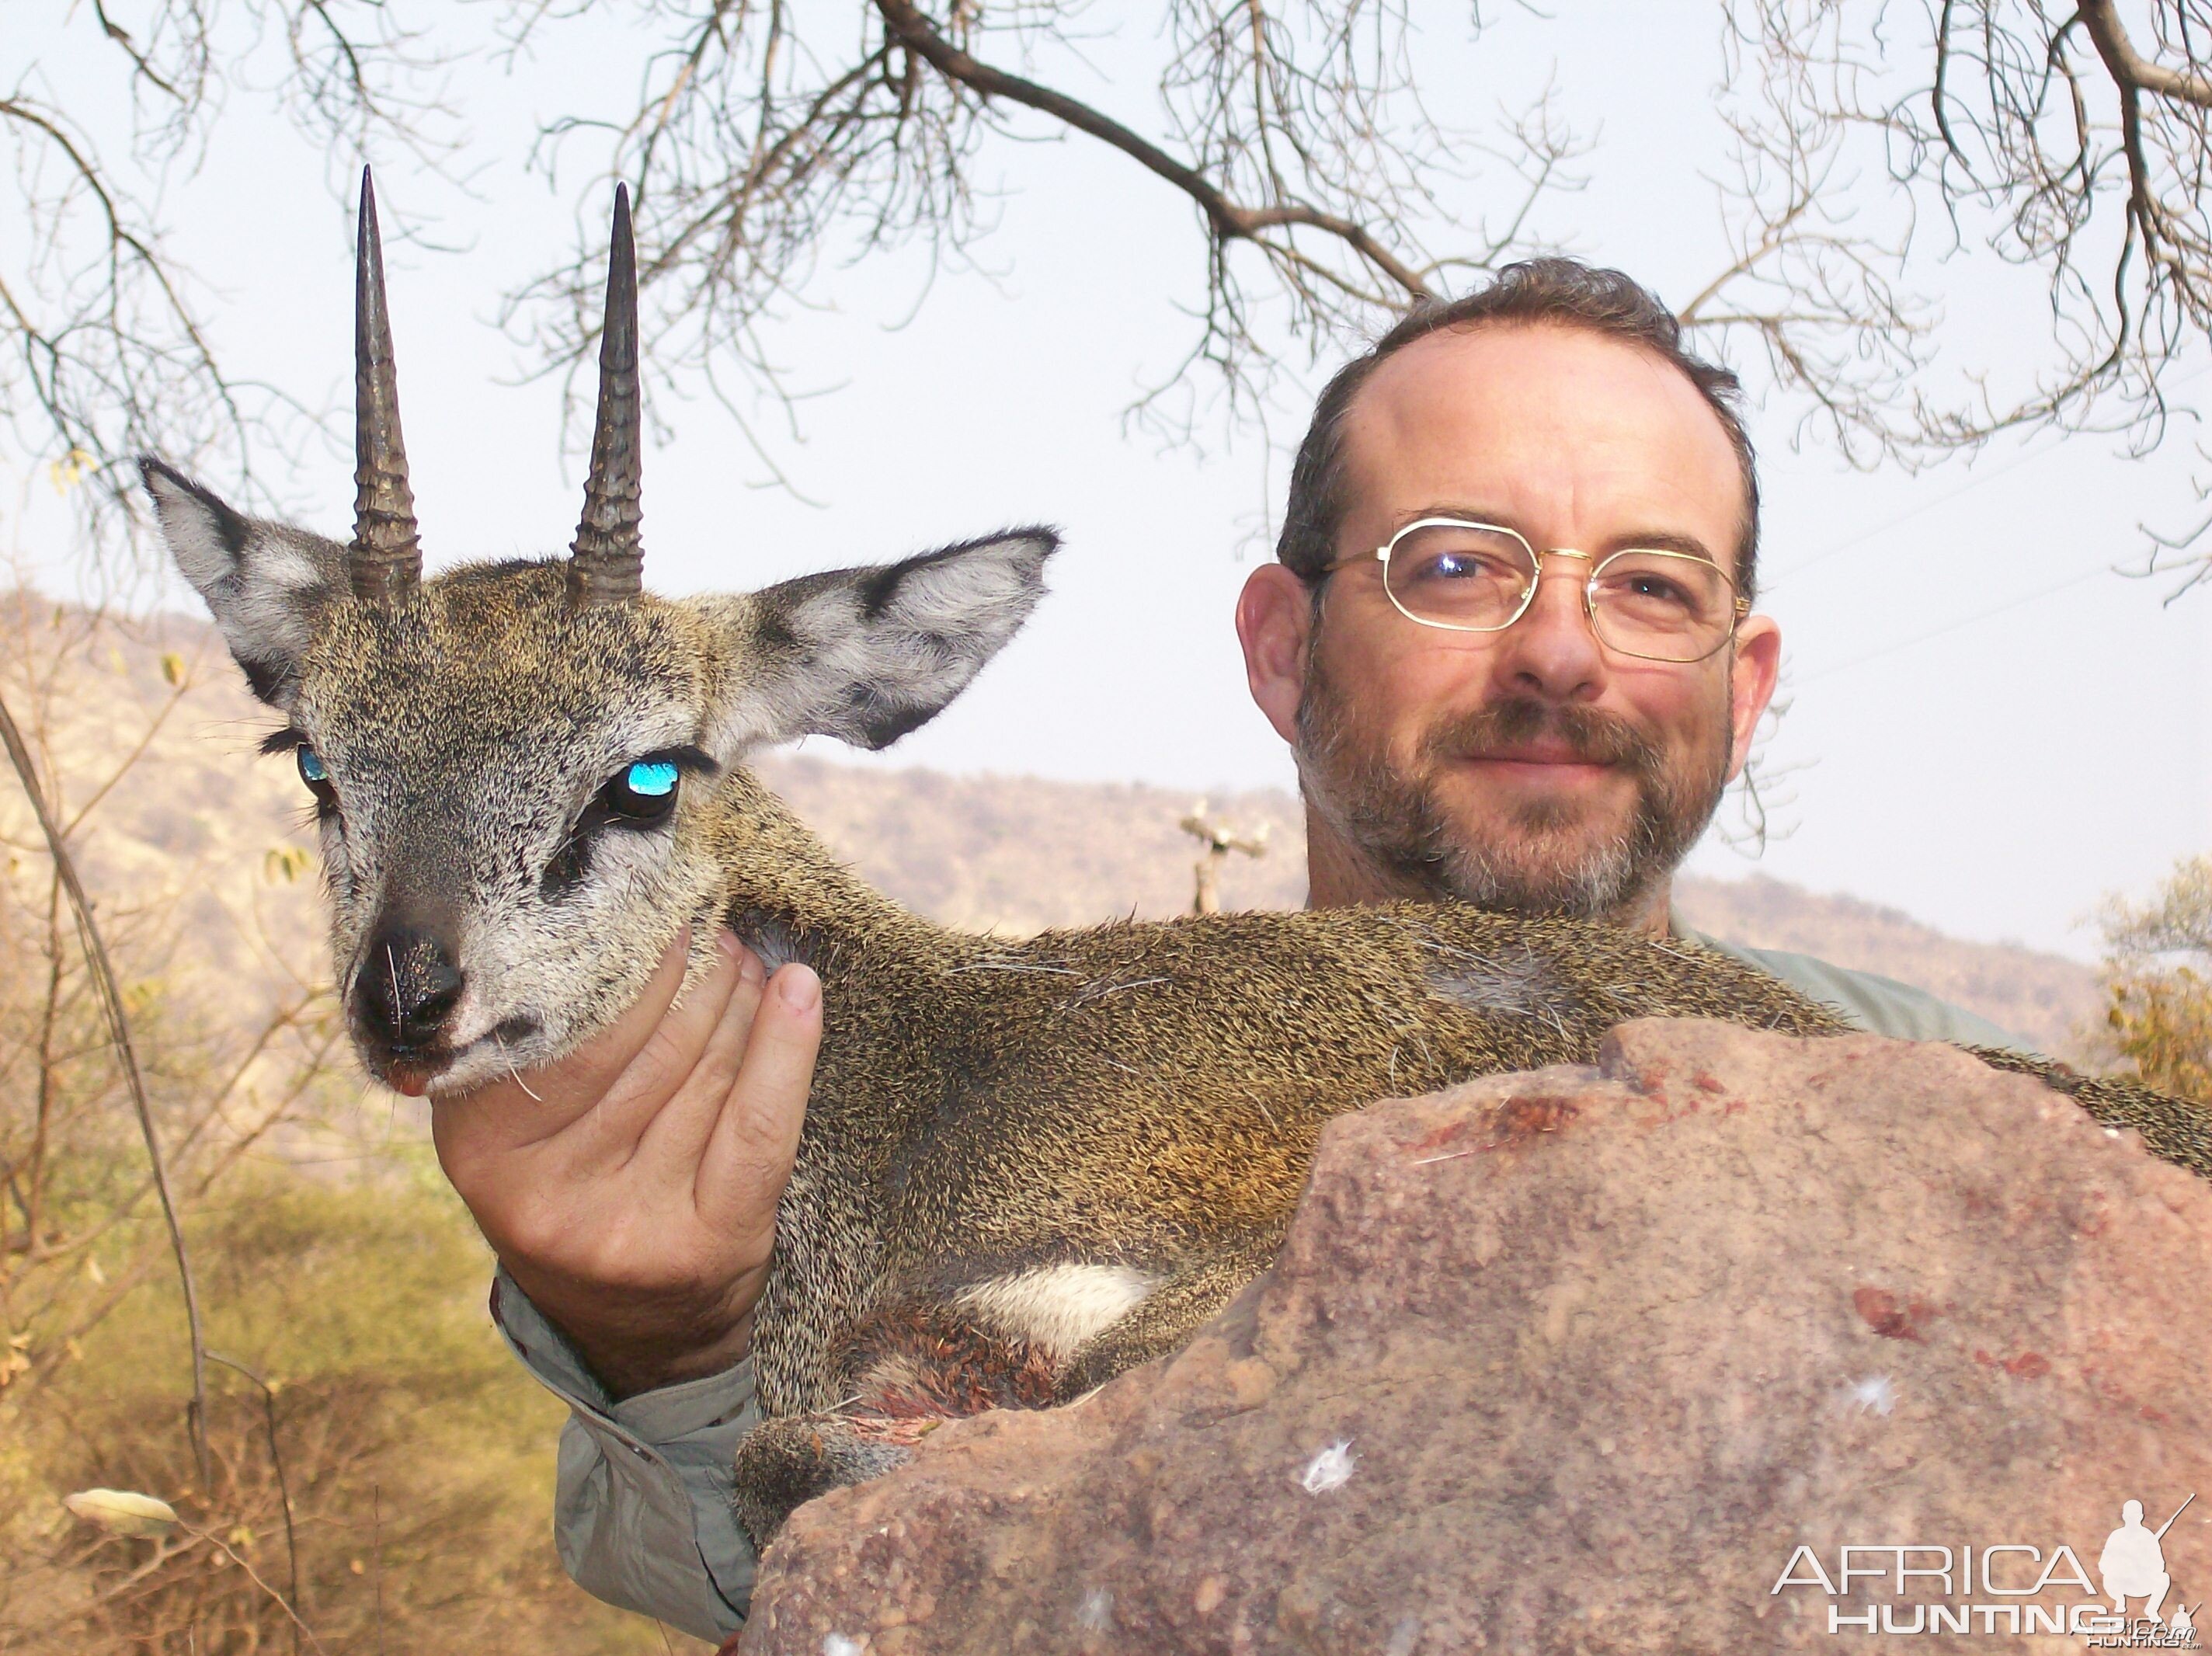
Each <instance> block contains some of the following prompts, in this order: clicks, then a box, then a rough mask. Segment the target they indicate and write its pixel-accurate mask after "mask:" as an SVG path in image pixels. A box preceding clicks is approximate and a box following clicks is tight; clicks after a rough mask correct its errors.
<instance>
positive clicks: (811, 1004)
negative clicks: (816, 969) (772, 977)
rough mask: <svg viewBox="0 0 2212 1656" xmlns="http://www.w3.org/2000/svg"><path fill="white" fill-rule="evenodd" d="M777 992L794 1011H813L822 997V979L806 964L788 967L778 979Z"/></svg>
mask: <svg viewBox="0 0 2212 1656" xmlns="http://www.w3.org/2000/svg"><path fill="white" fill-rule="evenodd" d="M775 992H776V994H777V995H780V996H781V997H782V1001H783V1003H784V1005H786V1006H787V1007H789V1008H791V1009H792V1010H793V1012H811V1011H812V1010H813V1009H814V1008H815V1006H816V1004H817V1002H820V1000H821V999H822V980H821V979H820V978H819V977H816V976H815V975H814V974H813V973H812V972H811V971H808V970H807V969H806V968H805V966H792V967H788V968H787V969H786V970H785V971H783V973H782V974H781V976H780V977H778V978H777V979H776V989H775Z"/></svg>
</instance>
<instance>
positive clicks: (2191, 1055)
mask: <svg viewBox="0 0 2212 1656" xmlns="http://www.w3.org/2000/svg"><path fill="white" fill-rule="evenodd" d="M2104 932H2105V947H2106V963H2105V971H2104V985H2105V995H2106V1010H2105V1021H2106V1026H2107V1031H2108V1033H2109V1036H2110V1038H2111V1039H2112V1044H2113V1045H2114V1046H2115V1047H2116V1048H2117V1049H2118V1052H2119V1056H2121V1057H2122V1058H2124V1060H2125V1061H2126V1062H2128V1063H2129V1064H2130V1066H2132V1067H2133V1068H2134V1069H2135V1071H2136V1074H2137V1075H2141V1076H2142V1078H2143V1079H2144V1080H2145V1081H2148V1082H2149V1083H2150V1084H2151V1085H2152V1086H2154V1087H2163V1088H2165V1089H2166V1091H2167V1092H2170V1093H2181V1094H2182V1095H2183V1096H2185V1097H2186V1098H2193V1099H2207V1100H2212V857H2204V856H2200V857H2191V858H2190V859H2188V860H2186V861H2183V862H2181V863H2180V864H2179V865H2178V866H2177V867H2176V868H2174V871H2173V873H2172V874H2170V875H2168V876H2167V878H2166V883H2165V884H2164V885H2163V886H2160V887H2159V889H2158V891H2157V892H2156V893H2155V894H2154V896H2153V897H2152V898H2151V899H2150V901H2149V902H2148V903H2145V904H2141V905H2140V906H2138V905H2136V904H2130V903H2126V902H2124V901H2119V900H2117V899H2116V900H2115V901H2113V902H2112V903H2111V904H2108V905H2107V906H2106V910H2105V915H2104Z"/></svg>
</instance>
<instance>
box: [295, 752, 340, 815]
mask: <svg viewBox="0 0 2212 1656" xmlns="http://www.w3.org/2000/svg"><path fill="white" fill-rule="evenodd" d="M293 752H294V754H295V756H296V757H297V758H298V761H299V765H300V780H301V782H305V783H307V786H308V787H309V788H312V789H313V792H314V795H315V797H316V798H317V799H319V800H323V801H328V800H330V799H331V798H332V797H333V790H332V788H331V772H330V767H329V766H328V765H326V764H324V763H323V756H322V755H321V754H319V753H318V752H315V750H314V749H313V748H312V747H309V746H307V745H306V744H305V743H302V744H301V746H298V747H296V748H295V749H294V750H293Z"/></svg>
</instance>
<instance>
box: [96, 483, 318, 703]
mask: <svg viewBox="0 0 2212 1656" xmlns="http://www.w3.org/2000/svg"><path fill="white" fill-rule="evenodd" d="M138 470H139V474H140V475H141V476H142V477H143V478H145V480H146V492H147V493H148V494H149V495H150V496H153V499H154V515H155V518H156V519H157V520H159V521H160V523H161V538H162V539H164V540H166V541H167V543H168V545H169V556H170V557H173V558H175V559H176V561H177V568H178V569H181V570H182V571H183V572H184V576H185V580H187V581H191V583H192V586H193V587H194V588H196V589H197V591H198V593H199V595H200V596H201V597H202V598H203V599H204V600H207V606H208V608H209V609H210V611H212V612H214V615H215V620H216V625H217V626H218V627H220V628H222V636H223V641H224V642H226V643H228V645H229V646H230V654H231V658H232V659H233V660H234V661H236V662H237V663H238V665H239V668H240V671H242V672H243V673H245V674H246V683H247V684H249V685H252V687H253V693H254V694H255V695H256V696H258V697H260V698H261V699H262V700H263V701H264V702H266V703H269V704H270V706H271V707H276V708H286V707H289V705H290V704H291V702H292V698H293V697H294V695H295V693H296V692H297V691H298V689H299V670H300V658H301V656H302V655H303V654H306V652H307V643H308V641H309V640H310V639H311V638H312V637H313V636H314V620H315V616H316V614H317V612H319V611H320V610H321V609H322V608H323V607H324V606H325V605H327V604H329V603H331V601H332V600H335V599H337V597H338V596H339V595H340V594H343V592H344V591H345V589H346V584H345V583H346V574H345V548H344V547H343V546H341V545H338V544H337V542H336V541H334V540H325V539H323V538H322V537H321V536H320V535H311V534H309V533H307V531H306V530H304V529H295V528H293V527H291V526H290V525H289V524H283V523H266V522H263V521H260V520H258V519H256V518H249V517H246V516H245V515H244V514H240V513H239V512H236V511H234V510H233V509H232V508H230V507H229V506H228V505H227V504H225V503H224V502H222V500H220V499H218V498H217V497H216V496H215V495H213V494H211V493H210V492H209V491H208V490H205V489H204V488H202V487H201V486H200V485H199V484H197V483H194V482H193V481H192V480H191V478H187V477H185V475H184V473H182V472H179V471H177V470H176V469H175V468H174V467H173V466H167V465H166V464H164V463H163V462H162V461H161V460H155V459H154V458H153V457H152V456H151V455H148V456H145V457H143V458H142V459H141V460H139V462H138Z"/></svg>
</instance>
